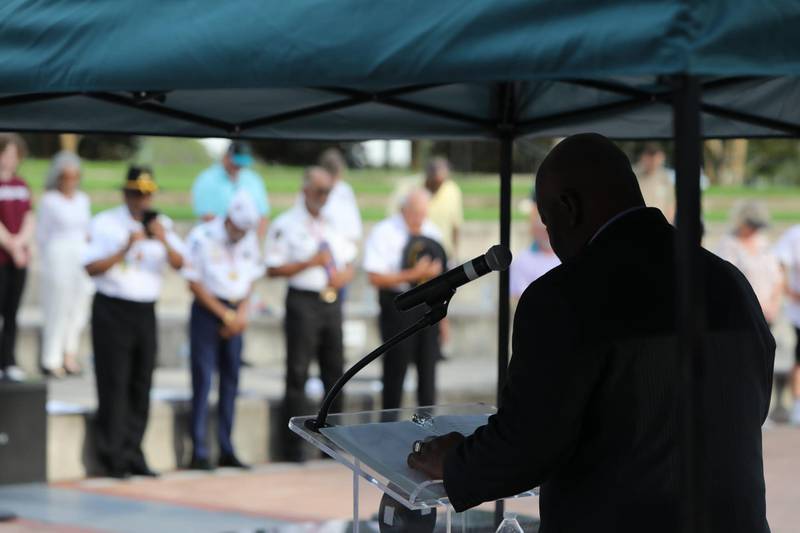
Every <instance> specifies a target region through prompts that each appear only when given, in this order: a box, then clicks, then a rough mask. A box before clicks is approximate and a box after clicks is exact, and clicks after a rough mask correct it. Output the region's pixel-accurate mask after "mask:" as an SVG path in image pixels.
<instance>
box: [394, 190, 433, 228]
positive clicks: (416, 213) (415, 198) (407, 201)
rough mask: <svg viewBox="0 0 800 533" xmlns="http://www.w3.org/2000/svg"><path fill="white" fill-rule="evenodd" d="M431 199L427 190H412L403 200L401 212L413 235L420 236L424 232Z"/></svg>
mask: <svg viewBox="0 0 800 533" xmlns="http://www.w3.org/2000/svg"><path fill="white" fill-rule="evenodd" d="M430 198H431V195H430V193H428V191H426V190H425V189H412V190H411V191H409V192H408V194H406V196H405V198H403V204H402V206H401V207H400V212H401V213H402V214H403V219H405V221H406V226H407V227H408V232H409V233H411V235H419V234H420V232H421V231H422V223H423V222H425V219H426V218H427V217H428V203H429V202H430Z"/></svg>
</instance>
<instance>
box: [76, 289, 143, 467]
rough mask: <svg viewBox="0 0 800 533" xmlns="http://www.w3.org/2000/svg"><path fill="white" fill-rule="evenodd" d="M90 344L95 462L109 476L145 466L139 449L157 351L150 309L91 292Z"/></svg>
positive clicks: (135, 303)
mask: <svg viewBox="0 0 800 533" xmlns="http://www.w3.org/2000/svg"><path fill="white" fill-rule="evenodd" d="M92 345H93V347H94V371H95V379H96V380H97V418H96V430H97V434H96V444H97V450H98V453H99V454H100V460H101V461H102V463H103V464H104V466H105V467H106V468H108V469H109V471H112V472H113V471H125V470H127V469H128V468H129V467H130V466H131V465H137V464H139V465H142V464H146V463H145V461H144V455H143V454H142V448H141V444H142V437H144V431H145V428H146V427H147V417H148V414H149V412H150V386H151V382H152V376H153V367H154V366H155V360H156V350H157V328H156V316H155V309H154V304H153V303H140V302H131V301H128V300H120V299H118V298H110V297H108V296H105V295H103V294H100V293H97V294H96V295H95V297H94V302H93V304H92Z"/></svg>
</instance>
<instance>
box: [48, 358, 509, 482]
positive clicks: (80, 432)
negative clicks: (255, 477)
mask: <svg viewBox="0 0 800 533" xmlns="http://www.w3.org/2000/svg"><path fill="white" fill-rule="evenodd" d="M476 363H477V364H476ZM494 367H495V363H494V361H492V360H487V361H481V362H480V363H478V362H474V361H473V362H468V361H461V362H458V361H448V362H445V363H442V364H441V365H440V371H439V383H440V387H439V401H438V403H440V404H457V403H468V402H478V401H480V402H485V403H493V402H494V398H495V384H494V380H495V379H496V378H495V376H494V373H493V372H492V370H491V369H493V368H494ZM364 373H365V375H364V376H358V377H357V378H355V379H354V380H353V381H352V382H351V383H350V384H348V386H347V387H346V388H345V392H346V394H345V411H346V412H357V411H361V410H371V409H378V408H380V390H381V385H380V381H379V379H378V376H379V375H380V365H379V364H377V365H370V366H369V367H367V368H366V369H365V371H364ZM154 382H155V384H154V388H153V391H152V394H151V398H152V402H151V411H150V418H149V422H148V427H147V432H146V434H145V439H144V446H143V447H144V453H145V456H146V457H147V460H148V462H149V463H150V466H151V467H152V468H154V469H156V470H158V471H162V472H168V471H173V470H177V469H179V468H181V467H183V466H185V465H186V464H187V463H188V461H189V460H190V455H191V450H192V443H191V438H190V436H189V417H190V403H189V402H190V389H189V376H188V373H187V372H185V371H182V370H170V369H160V370H157V371H156V375H155V380H154ZM241 385H242V387H241V388H242V392H241V393H240V396H239V398H238V400H237V405H236V420H235V424H234V433H233V441H234V445H235V447H236V450H237V453H238V455H239V456H240V458H241V459H242V460H243V461H245V462H248V463H251V464H263V463H271V462H277V461H280V460H281V459H282V457H281V438H282V435H283V434H284V431H285V430H286V429H285V428H286V424H287V420H286V418H285V416H283V414H282V412H281V404H282V396H283V386H282V376H281V375H280V373H279V372H269V373H267V372H264V371H260V370H257V369H246V370H245V371H243V373H242V379H241ZM212 390H213V389H212ZM306 390H307V393H308V395H309V398H311V401H312V404H313V405H314V407H313V408H312V409H310V410H309V412H308V414H313V413H316V404H317V403H318V402H319V401H320V400H321V397H322V391H321V383H320V382H319V380H318V379H314V378H312V379H311V380H309V383H308V384H307V387H306ZM415 391H416V380H415V372H414V371H413V370H411V371H409V373H408V375H407V379H406V384H405V397H404V405H406V406H412V405H415ZM210 404H211V415H210V417H209V429H208V439H207V442H208V443H209V444H210V445H211V457H212V458H215V457H216V456H217V453H218V450H217V448H216V445H217V443H216V437H215V435H216V425H215V421H216V411H215V405H216V397H215V393H213V392H212V395H211V398H210ZM95 407H96V400H95V396H94V387H93V383H92V379H91V378H90V377H89V376H85V377H83V378H75V379H72V380H61V381H58V382H51V383H50V384H49V401H48V445H47V475H48V480H49V481H63V480H73V479H82V478H85V477H89V476H94V475H102V474H103V471H102V469H101V468H100V465H99V464H98V462H97V454H96V450H95V447H94V441H93V438H92V434H93V433H92V431H93V430H92V428H93V425H92V424H93V417H94V411H95ZM306 452H307V453H306V456H307V457H317V456H318V453H317V452H316V451H314V450H313V449H312V448H311V447H310V446H308V447H307V450H306Z"/></svg>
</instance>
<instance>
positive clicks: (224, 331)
mask: <svg viewBox="0 0 800 533" xmlns="http://www.w3.org/2000/svg"><path fill="white" fill-rule="evenodd" d="M245 329H247V313H246V312H242V311H239V312H236V318H234V319H232V320H231V321H230V322H227V323H225V324H223V326H222V328H221V329H220V331H219V333H220V335H221V336H222V338H224V339H229V338H231V337H234V336H236V335H239V334H240V333H242V332H244V330H245Z"/></svg>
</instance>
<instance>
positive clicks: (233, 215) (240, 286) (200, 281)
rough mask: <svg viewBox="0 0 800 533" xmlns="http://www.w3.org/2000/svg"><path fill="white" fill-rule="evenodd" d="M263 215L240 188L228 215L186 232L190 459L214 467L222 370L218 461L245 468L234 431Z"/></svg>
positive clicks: (259, 267) (260, 269) (258, 271)
mask: <svg viewBox="0 0 800 533" xmlns="http://www.w3.org/2000/svg"><path fill="white" fill-rule="evenodd" d="M260 218H261V215H260V213H259V211H258V208H257V206H256V203H255V201H254V200H253V198H252V197H251V196H250V193H249V192H247V191H246V190H244V189H240V190H239V191H237V192H236V194H235V195H234V197H233V198H232V199H231V202H230V204H229V206H228V214H227V216H226V217H225V218H215V219H212V220H211V221H209V222H205V223H203V224H201V225H199V226H197V227H196V228H194V229H193V230H192V232H191V233H190V234H189V236H188V237H187V250H188V251H187V257H186V265H185V266H184V268H183V271H182V273H183V276H184V277H185V278H186V279H187V280H188V282H189V289H190V290H191V291H192V294H193V295H194V298H195V299H194V302H193V303H192V310H191V320H190V324H189V335H190V345H191V348H190V349H191V368H192V422H191V427H192V443H193V452H192V462H191V464H190V465H189V467H190V468H192V469H196V470H211V468H212V465H211V462H210V460H209V450H208V446H207V443H206V430H207V426H208V392H209V390H210V388H211V378H212V376H213V374H214V371H215V370H216V371H218V372H219V402H218V409H217V411H218V417H219V421H218V424H217V439H218V443H219V450H220V455H219V459H218V461H217V465H218V466H226V467H236V468H247V465H245V464H244V463H242V462H241V461H240V460H239V459H238V458H237V456H236V454H235V452H234V447H233V443H232V442H231V431H232V429H233V419H234V412H235V405H236V395H237V392H238V389H239V368H240V366H241V361H242V348H243V345H244V336H243V334H244V331H245V329H246V328H247V318H248V305H247V303H248V299H249V296H250V293H251V291H252V288H253V283H254V282H255V281H256V280H257V279H259V278H261V277H262V276H263V275H264V264H263V262H262V261H261V258H260V253H259V246H258V238H257V236H256V229H257V227H258V224H259V220H260Z"/></svg>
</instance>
